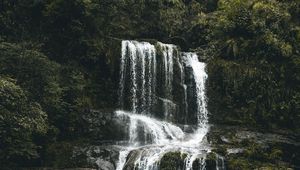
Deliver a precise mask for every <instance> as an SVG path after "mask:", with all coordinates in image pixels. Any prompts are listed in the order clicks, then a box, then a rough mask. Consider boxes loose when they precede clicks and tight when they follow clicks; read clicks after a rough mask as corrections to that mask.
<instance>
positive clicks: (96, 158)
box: [73, 145, 120, 170]
mask: <svg viewBox="0 0 300 170" xmlns="http://www.w3.org/2000/svg"><path fill="white" fill-rule="evenodd" d="M119 151H120V148H118V147H116V146H113V145H102V146H88V147H82V148H80V147H76V148H74V151H73V157H74V158H86V161H87V165H88V166H89V167H96V168H97V169H98V170H115V169H116V163H117V161H118V156H119Z"/></svg>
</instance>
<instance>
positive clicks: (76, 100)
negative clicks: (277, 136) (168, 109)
mask: <svg viewBox="0 0 300 170" xmlns="http://www.w3.org/2000/svg"><path fill="white" fill-rule="evenodd" d="M124 39H130V40H147V41H153V40H158V41H161V42H165V43H172V44H175V45H177V46H179V47H180V48H181V49H182V50H184V51H188V50H189V51H193V52H196V53H197V54H198V55H199V56H201V59H202V60H203V61H205V62H206V63H208V68H207V69H208V74H209V77H208V91H207V93H208V94H207V95H208V99H209V100H208V110H209V112H210V114H209V120H210V122H211V123H214V124H220V125H239V126H243V127H251V128H255V129H260V130H263V131H281V130H285V131H287V132H288V133H289V134H294V135H298V136H296V137H295V138H296V141H298V142H299V134H300V86H299V85H300V1H298V0H157V1H152V0H1V1H0V165H1V168H3V169H4V168H8V169H10V168H11V167H38V166H49V167H68V166H71V167H72V166H81V165H72V164H67V165H66V164H65V162H67V160H68V159H70V158H69V157H70V155H68V154H66V153H67V150H68V149H69V148H71V147H72V145H74V143H88V142H90V143H93V142H94V141H96V140H110V139H115V138H117V136H115V133H114V132H111V130H110V129H109V127H110V126H108V125H107V126H104V127H101V130H100V131H98V132H97V133H96V134H95V133H91V132H89V131H88V130H87V129H89V128H90V127H89V123H88V121H87V119H86V118H85V116H84V115H85V113H88V112H93V111H95V110H102V111H110V110H112V109H113V108H115V106H116V101H117V98H116V96H117V90H116V89H117V88H118V80H119V78H118V76H119V66H118V64H119V61H118V58H119V56H120V47H119V45H120V43H121V40H124ZM111 126H114V125H111ZM276 151H278V150H276ZM276 151H272V154H273V155H272V154H271V156H274V154H275V156H274V157H272V158H274V159H275V158H276V159H277V158H278V157H276V153H278V152H281V151H278V152H276ZM298 154H299V153H298ZM250 155H251V154H250ZM258 155H261V154H260V153H258ZM248 156H249V155H248ZM252 156H253V154H252ZM250 157H251V156H250ZM254 157H255V156H254ZM261 157H263V156H261ZM261 157H259V159H264V158H261ZM272 158H268V159H272ZM298 161H299V159H298ZM77 163H78V164H80V162H77ZM296 163H298V165H299V162H296ZM238 166H240V165H238ZM1 168H0V169H1ZM298 168H299V167H298ZM232 169H235V168H232ZM236 169H239V168H236ZM241 169H245V168H243V167H241Z"/></svg>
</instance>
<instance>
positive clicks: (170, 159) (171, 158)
mask: <svg viewBox="0 0 300 170" xmlns="http://www.w3.org/2000/svg"><path fill="white" fill-rule="evenodd" d="M186 156H187V154H182V153H180V152H168V153H166V154H165V155H164V156H163V157H162V159H161V161H160V169H161V170H177V169H183V166H184V159H185V158H186Z"/></svg>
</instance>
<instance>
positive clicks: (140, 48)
mask: <svg viewBox="0 0 300 170" xmlns="http://www.w3.org/2000/svg"><path fill="white" fill-rule="evenodd" d="M157 45H158V46H159V47H160V49H159V50H161V53H162V63H159V62H157V50H156V49H155V46H154V45H151V44H150V43H146V42H137V41H123V42H122V56H121V66H120V69H121V70H120V87H119V100H120V101H119V102H120V107H121V109H127V110H131V111H130V112H125V111H121V110H119V111H116V116H117V117H119V118H120V119H121V120H123V121H124V124H128V145H126V146H124V149H123V150H121V152H120V155H119V162H118V164H117V170H122V169H128V167H130V166H131V168H130V169H138V170H157V169H159V165H160V160H161V158H162V157H163V156H164V155H165V154H166V153H168V152H174V151H179V152H181V153H184V154H186V157H185V160H184V167H183V169H186V170H190V169H192V168H193V162H194V161H196V160H198V165H199V166H198V167H199V168H200V169H204V168H205V156H206V153H207V151H208V150H209V147H208V145H207V143H206V142H205V140H203V139H204V137H205V135H206V133H207V131H208V125H207V124H208V121H207V113H208V111H207V108H206V96H205V81H206V78H207V74H206V72H205V63H201V62H199V60H198V56H197V55H196V54H195V53H182V55H181V56H180V58H178V56H175V55H174V50H176V48H177V47H176V46H174V45H169V44H163V43H158V44H157ZM176 57H177V58H176ZM176 62H177V63H176ZM175 64H178V65H179V68H180V75H178V76H180V81H181V82H180V83H181V84H182V87H183V88H184V90H183V93H184V94H183V95H182V96H183V98H184V104H183V105H184V106H183V107H184V108H185V109H184V110H186V111H187V110H188V109H187V108H186V107H188V103H187V99H186V98H187V95H186V89H187V88H189V87H187V86H186V85H185V82H184V76H183V75H184V68H183V67H189V68H191V69H192V74H193V78H194V84H195V87H194V88H195V93H196V94H195V98H196V100H197V102H196V105H197V107H196V109H197V110H196V115H195V116H196V117H197V128H196V129H195V130H194V132H193V133H187V132H185V131H183V130H182V127H183V126H181V125H176V124H174V123H171V122H168V121H167V120H168V119H167V117H168V113H166V112H171V111H172V109H170V108H174V109H175V108H176V105H177V104H178V103H174V102H173V100H172V99H173V98H174V96H173V90H176V89H174V88H173V79H174V76H176V75H175V74H174V67H175V66H174V65H175ZM159 69H160V73H161V76H159V75H157V72H158V70H159ZM156 82H163V83H162V85H161V86H160V87H159V88H163V92H164V94H157V93H158V92H157V91H156V88H157V87H156ZM174 93H176V91H175V92H174ZM157 96H161V97H157ZM156 99H158V100H161V101H163V102H164V105H163V106H162V107H163V108H161V109H166V110H165V111H164V114H165V115H163V116H162V117H163V120H159V119H156V118H154V117H153V114H149V112H151V111H152V110H153V108H154V107H156V105H155V104H156V103H155V100H156ZM128 101H129V102H128ZM126 105H127V106H126ZM150 116H151V117H150ZM132 160H133V161H132ZM130 164H131V165H130Z"/></svg>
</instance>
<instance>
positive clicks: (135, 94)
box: [119, 41, 156, 112]
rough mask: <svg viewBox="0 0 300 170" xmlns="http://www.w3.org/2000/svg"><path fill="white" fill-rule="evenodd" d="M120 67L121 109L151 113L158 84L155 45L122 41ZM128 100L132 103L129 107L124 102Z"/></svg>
mask: <svg viewBox="0 0 300 170" xmlns="http://www.w3.org/2000/svg"><path fill="white" fill-rule="evenodd" d="M120 65H121V66H120V84H119V105H120V107H122V108H124V107H128V109H130V110H132V111H133V112H144V111H150V110H149V109H150V107H151V105H152V102H153V94H154V93H155V84H156V50H155V47H154V45H151V44H150V43H147V42H142V43H140V42H137V41H122V56H121V62H120ZM128 66H129V69H128V68H127V67H128ZM126 86H127V87H128V89H129V94H128V95H125V94H124V92H125V91H126V90H128V89H125V88H126ZM124 97H128V98H124ZM128 99H129V101H131V102H129V104H128V106H124V101H127V100H128ZM127 103H128V102H127Z"/></svg>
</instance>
